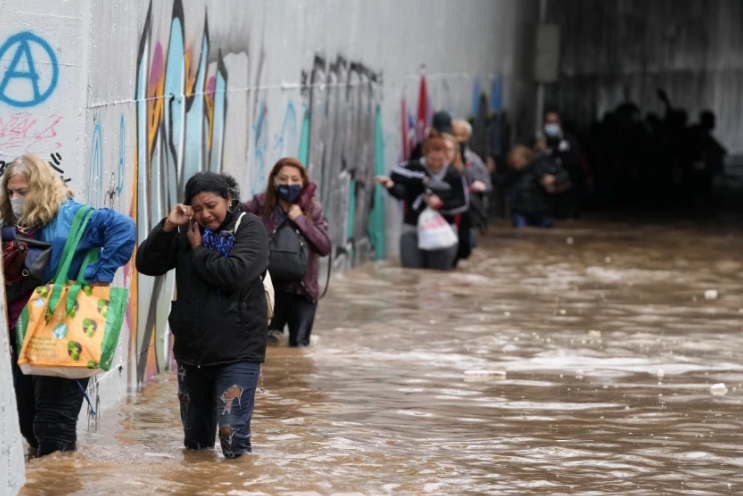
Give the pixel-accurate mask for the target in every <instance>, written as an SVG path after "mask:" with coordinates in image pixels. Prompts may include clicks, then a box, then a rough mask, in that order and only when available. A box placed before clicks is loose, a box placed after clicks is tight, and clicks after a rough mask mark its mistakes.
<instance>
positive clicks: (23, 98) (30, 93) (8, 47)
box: [0, 31, 59, 107]
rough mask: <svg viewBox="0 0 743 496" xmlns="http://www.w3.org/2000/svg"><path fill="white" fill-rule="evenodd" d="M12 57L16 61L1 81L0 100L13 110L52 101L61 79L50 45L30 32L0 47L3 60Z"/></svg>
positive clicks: (10, 39) (22, 33)
mask: <svg viewBox="0 0 743 496" xmlns="http://www.w3.org/2000/svg"><path fill="white" fill-rule="evenodd" d="M10 54H12V57H13V58H12V59H11V62H10V64H9V65H8V67H7V68H6V69H5V70H4V71H3V74H2V80H0V101H3V102H5V103H7V104H8V105H12V106H14V107H33V106H34V105H38V104H40V103H41V102H43V101H44V100H46V99H47V98H49V96H50V95H51V94H52V93H53V92H54V89H55V88H56V87H57V80H58V78H59V66H58V65H57V56H56V55H54V50H52V47H51V46H50V45H49V43H47V42H46V40H44V39H43V38H41V37H40V36H37V35H35V34H34V33H32V32H31V31H23V32H20V33H17V34H14V35H13V36H11V37H10V38H8V39H7V40H6V41H5V43H3V45H2V46H1V47H0V60H3V59H6V60H7V56H8V55H10ZM39 56H41V58H40V59H39V60H36V58H35V57H37V58H38V57H39ZM42 68H43V70H42ZM46 68H49V69H50V70H51V73H49V70H47V69H46Z"/></svg>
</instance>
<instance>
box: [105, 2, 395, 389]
mask: <svg viewBox="0 0 743 496" xmlns="http://www.w3.org/2000/svg"><path fill="white" fill-rule="evenodd" d="M184 23H185V18H184V12H183V8H182V4H181V1H180V0H176V1H175V4H174V7H173V13H172V19H171V24H170V32H169V39H168V40H167V42H164V41H162V40H157V39H156V37H154V36H153V29H152V25H153V20H152V9H151V8H150V11H149V12H148V15H147V19H146V22H145V26H144V29H143V32H142V35H141V38H140V42H139V51H138V58H137V75H136V90H135V100H136V109H135V110H136V112H135V122H134V128H135V140H134V141H135V144H134V147H133V148H134V150H135V152H134V163H135V164H136V168H135V169H136V181H135V191H134V205H135V208H134V210H133V212H132V215H133V217H134V218H135V219H136V221H137V226H138V235H139V238H140V239H143V238H144V237H146V236H147V234H148V233H149V231H150V230H151V229H152V227H153V226H154V225H155V224H156V223H157V222H159V220H160V219H162V218H163V217H165V216H166V215H167V213H168V209H169V208H170V207H171V206H172V205H174V204H175V203H176V202H178V201H180V200H181V199H182V198H181V197H180V196H181V195H182V192H183V190H184V186H185V181H186V180H187V179H188V178H189V177H191V176H192V175H193V174H194V173H196V172H198V171H203V170H211V171H221V170H222V169H223V164H222V156H223V146H224V145H223V143H224V133H225V118H226V109H227V104H228V102H227V89H228V86H227V85H228V74H227V69H226V66H225V64H224V60H223V54H222V52H221V50H220V49H219V48H216V47H213V46H211V44H210V38H209V27H208V22H207V25H205V28H204V34H203V38H202V39H199V40H186V39H185V35H184V32H185V30H184ZM258 73H259V74H260V70H259V71H258ZM257 77H259V76H257ZM302 81H303V84H302V88H303V89H302V92H301V95H298V96H299V99H298V100H293V99H291V98H286V99H285V100H284V105H283V108H282V107H279V108H280V110H279V111H278V112H275V111H273V109H269V106H268V104H267V99H266V95H265V94H262V93H261V92H260V91H258V92H256V98H255V104H254V112H253V115H252V126H251V128H250V129H251V131H252V136H251V137H250V145H251V147H252V149H251V150H249V154H248V156H246V160H247V161H248V163H249V164H250V170H249V171H247V174H244V175H243V176H244V177H248V178H249V179H250V192H251V194H254V193H257V192H260V191H262V190H263V189H264V188H265V186H266V175H267V169H270V167H271V166H272V164H273V163H275V162H276V161H277V160H278V159H280V158H281V157H284V156H297V157H299V158H300V160H302V161H303V163H305V164H306V165H307V167H308V171H309V173H310V176H311V178H312V180H313V181H314V182H316V183H317V184H318V186H319V190H318V193H317V196H318V199H319V201H320V202H321V203H322V205H323V207H324V209H325V212H326V214H327V216H328V218H329V224H330V226H331V227H330V233H329V234H330V237H331V240H332V242H333V247H334V250H333V265H334V267H335V268H336V269H345V268H348V267H351V266H355V265H358V264H361V263H363V262H365V261H367V260H370V259H372V258H382V257H384V254H385V252H384V248H385V239H384V210H383V198H384V196H383V194H382V191H381V189H380V188H379V187H377V186H376V184H375V181H374V177H375V176H376V175H378V174H382V173H383V171H384V162H383V157H384V152H383V147H384V143H383V140H382V121H381V111H380V108H381V105H380V103H381V92H380V87H381V76H380V75H379V74H378V73H376V72H374V71H373V70H371V69H369V68H367V67H366V66H364V65H363V64H360V63H354V62H348V61H346V60H345V59H343V58H338V59H337V60H336V61H335V62H332V63H328V62H327V61H326V60H325V59H324V58H322V57H316V58H315V59H314V63H313V65H312V68H311V69H310V70H308V71H306V72H303V73H302ZM256 85H259V81H256ZM246 90H247V89H246ZM246 112H247V109H246ZM269 117H271V119H274V118H275V117H278V120H277V121H276V122H274V124H277V125H278V126H273V127H271V126H269ZM279 124H280V125H279ZM122 126H124V124H123V118H122ZM125 134H126V133H120V137H119V146H120V149H123V147H125V144H126V138H125V137H124V136H125ZM94 142H95V140H94ZM101 146H102V145H101ZM120 153H121V152H120ZM92 157H94V154H93V153H91V159H92ZM119 160H120V162H119V172H120V171H121V167H122V166H121V163H123V161H124V160H125V159H124V157H123V156H122V155H120V159H119ZM93 177H94V175H93V174H91V180H93ZM121 177H122V175H121V174H119V176H116V174H113V173H112V174H111V176H110V177H107V178H104V180H105V179H107V180H108V183H107V184H108V186H107V187H104V186H103V185H102V184H101V186H100V188H99V191H100V192H101V193H100V194H101V195H102V198H101V201H103V202H112V201H113V198H115V197H117V196H118V195H120V194H121V187H122V183H121ZM131 277H132V283H131V287H132V302H133V303H132V307H133V308H135V311H130V312H129V314H128V317H127V320H128V322H130V328H131V330H132V338H131V339H132V341H131V343H130V347H131V350H132V351H131V354H132V356H131V359H132V360H133V361H134V363H136V369H137V371H136V381H137V384H140V383H141V382H143V381H146V380H150V379H152V378H153V377H154V376H155V375H156V374H157V373H159V372H161V371H163V370H165V369H167V368H168V367H169V366H170V365H171V364H172V363H171V362H172V356H171V352H170V350H171V347H172V336H171V335H170V334H169V331H168V326H167V316H168V312H169V310H170V301H171V300H172V299H173V297H174V296H175V287H174V274H172V273H171V274H168V275H166V276H163V277H157V278H151V277H145V276H142V275H137V274H136V272H135V273H134V274H132V276H131ZM130 310H131V308H130Z"/></svg>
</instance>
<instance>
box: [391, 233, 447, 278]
mask: <svg viewBox="0 0 743 496" xmlns="http://www.w3.org/2000/svg"><path fill="white" fill-rule="evenodd" d="M458 250H459V244H456V245H454V246H452V247H451V248H444V249H443V250H429V251H426V250H421V249H419V248H418V234H417V233H415V232H406V233H403V234H402V236H400V261H401V262H402V266H403V267H404V268H406V269H435V270H442V271H447V270H451V269H452V267H453V266H454V262H455V261H456V259H457V253H458Z"/></svg>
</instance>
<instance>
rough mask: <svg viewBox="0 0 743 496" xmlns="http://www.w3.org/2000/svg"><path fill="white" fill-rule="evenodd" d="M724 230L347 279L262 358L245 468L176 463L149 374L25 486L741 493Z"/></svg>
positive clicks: (176, 433)
mask: <svg viewBox="0 0 743 496" xmlns="http://www.w3.org/2000/svg"><path fill="white" fill-rule="evenodd" d="M739 228H740V225H739V223H737V221H735V220H733V221H732V222H725V221H720V218H719V217H718V218H717V221H715V222H707V221H695V222H692V221H674V222H662V223H656V222H653V221H650V220H648V219H643V220H641V222H634V223H623V222H619V221H612V220H611V219H603V220H602V222H601V223H598V222H592V221H581V222H578V223H575V224H570V225H569V226H567V227H566V226H563V227H561V228H558V229H556V230H553V231H549V232H537V231H527V232H525V233H522V234H514V233H513V231H512V230H511V229H509V228H507V227H498V228H495V229H494V230H493V232H491V234H490V236H489V238H488V239H487V240H485V241H484V242H483V243H481V247H480V249H479V250H477V252H476V253H475V254H474V255H473V258H472V259H471V260H470V261H468V263H467V266H466V267H465V268H462V269H460V270H458V271H456V272H452V273H447V274H442V273H431V272H423V271H419V272H415V271H403V270H401V269H400V268H398V267H397V266H396V264H395V263H394V262H383V263H378V264H376V265H367V266H364V267H362V268H360V269H357V270H354V271H351V272H347V273H345V274H343V275H342V276H340V277H337V278H335V279H334V280H333V283H332V286H331V291H330V293H329V296H328V297H327V299H325V300H323V301H322V303H321V306H320V311H319V316H318V320H317V322H316V326H315V329H316V334H317V335H318V336H319V342H316V343H315V345H314V346H313V347H312V348H310V349H308V350H294V349H288V348H285V347H275V348H271V349H269V354H268V360H267V363H266V366H265V369H264V376H265V380H264V387H265V392H258V394H257V398H256V404H257V408H256V412H255V417H254V419H253V447H254V453H253V454H252V455H251V456H246V457H243V458H241V459H238V460H234V461H230V460H226V459H224V458H223V457H222V455H221V453H219V452H218V451H217V452H198V453H194V452H184V451H183V449H182V431H181V426H180V417H179V413H178V401H177V387H176V381H175V377H174V376H167V375H166V376H163V377H161V379H160V380H159V381H157V382H156V383H153V384H150V385H148V386H147V387H146V388H145V389H144V391H143V392H142V393H141V394H140V395H138V396H137V397H135V398H132V400H131V401H130V402H129V403H128V404H126V405H123V406H122V407H121V408H120V410H119V411H118V412H114V411H110V413H109V412H107V414H106V417H105V418H103V419H101V423H100V426H99V429H98V432H95V433H83V434H82V435H81V439H80V451H79V452H78V453H74V454H64V455H59V454H57V455H53V456H51V457H48V458H45V459H35V460H31V461H30V462H28V464H27V479H28V482H27V484H26V486H25V488H24V490H23V491H22V494H24V495H56V494H75V495H97V494H105V493H108V494H121V495H141V494H179V495H181V494H182V495H233V496H247V495H260V494H279V495H299V494H301V495H314V494H320V495H326V494H327V495H332V494H467V493H471V494H519V495H529V494H540V495H543V494H551V495H558V494H570V495H602V494H607V495H608V494H628V495H656V494H683V495H713V494H714V495H716V494H740V492H741V491H743V475H741V473H742V472H741V467H743V455H742V454H741V446H743V443H742V442H741V441H743V439H742V436H741V415H740V412H741V400H742V399H743V361H742V360H741V355H742V354H741V351H742V350H743V332H742V331H741V325H742V324H741V323H742V322H743V294H742V293H743V292H742V291H741V290H743V283H742V281H743V262H742V261H741V256H740V253H741V248H742V247H743V236H742V235H741V234H740V230H739ZM714 292H716V294H715V293H714ZM705 293H706V295H705ZM705 296H706V297H705ZM707 298H709V299H707ZM483 371H497V372H501V371H504V372H505V373H506V376H505V378H502V376H497V375H493V376H482V375H480V376H479V377H476V376H473V374H472V373H473V372H480V373H483ZM468 372H469V374H467V373H468ZM473 379H478V380H475V381H473ZM721 383H724V384H725V386H724V388H723V387H721V386H718V384H721Z"/></svg>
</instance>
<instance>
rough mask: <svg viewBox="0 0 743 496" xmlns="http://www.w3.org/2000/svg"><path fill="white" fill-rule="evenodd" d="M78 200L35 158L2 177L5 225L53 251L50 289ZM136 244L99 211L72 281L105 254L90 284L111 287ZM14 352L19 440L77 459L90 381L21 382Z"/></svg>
mask: <svg viewBox="0 0 743 496" xmlns="http://www.w3.org/2000/svg"><path fill="white" fill-rule="evenodd" d="M73 196H74V195H73V193H72V191H70V190H69V189H68V188H67V186H66V185H65V183H64V182H63V181H62V180H61V179H60V178H59V176H57V174H56V173H55V172H54V170H53V169H52V167H51V166H50V165H49V164H48V163H47V162H45V161H44V160H42V159H41V158H39V157H37V156H35V155H24V156H22V157H19V158H17V159H15V160H13V161H12V162H11V163H10V164H9V165H8V166H7V168H6V169H5V172H4V174H3V177H2V191H1V192H0V216H1V217H2V223H3V225H4V226H15V227H16V231H17V232H18V233H19V234H22V235H23V236H24V237H26V238H35V239H37V240H39V241H44V242H46V243H49V244H50V245H51V247H52V254H51V257H50V260H49V263H48V264H47V266H46V268H45V271H44V279H45V280H44V283H48V282H49V281H51V279H52V278H53V277H54V274H55V273H56V272H57V268H58V266H59V264H60V262H61V260H60V259H61V257H62V251H63V250H64V246H65V242H66V241H67V238H68V237H69V235H70V229H71V228H72V223H73V220H74V218H75V215H76V214H77V211H78V210H79V209H80V208H81V207H82V206H83V205H82V204H80V203H77V202H75V201H74V200H73V199H72V197H73ZM135 242H136V228H135V226H134V221H132V219H130V218H129V217H127V216H125V215H122V214H120V213H118V212H115V211H113V210H109V209H105V208H104V209H100V210H96V211H95V212H94V213H93V215H92V217H91V219H90V221H89V222H88V225H87V227H86V229H85V232H84V234H83V237H82V240H81V241H80V245H79V246H78V250H77V252H76V253H75V256H74V258H73V261H72V266H71V267H70V273H71V274H77V273H78V272H79V271H80V267H81V265H82V263H83V258H84V257H85V254H86V253H87V252H88V251H89V250H90V249H91V248H101V252H100V254H99V257H98V261H97V262H96V263H94V264H91V265H90V266H88V267H87V268H86V269H85V277H86V278H87V280H88V281H91V285H92V286H108V285H110V284H111V282H112V281H113V279H114V274H115V273H116V271H117V270H118V268H119V267H121V266H123V265H124V264H126V263H127V262H128V261H129V259H130V258H131V256H132V252H133V251H134V244H135ZM30 296H31V295H30V294H29V295H26V296H22V297H19V298H18V299H16V300H15V301H13V302H11V303H10V304H9V305H8V324H9V328H10V333H11V336H14V335H15V332H14V331H15V326H16V323H17V321H18V317H19V316H20V314H21V311H22V310H23V307H24V306H25V305H26V303H27V302H28V300H29V298H30ZM14 342H15V339H11V343H14ZM11 351H12V355H13V357H12V360H13V382H14V385H15V393H16V400H17V403H18V417H19V421H20V427H21V434H22V435H23V437H25V438H26V441H27V442H28V444H29V446H31V448H32V449H36V454H37V455H38V456H44V455H48V454H50V453H53V452H55V451H74V450H75V449H76V447H77V434H76V431H77V417H78V415H79V414H80V408H81V407H82V403H83V397H84V395H83V389H84V388H86V387H87V383H88V379H79V380H74V379H63V378H60V377H47V376H36V375H24V374H23V373H22V372H21V370H20V368H19V367H18V365H17V361H18V357H17V355H16V353H17V350H16V347H15V346H11Z"/></svg>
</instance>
